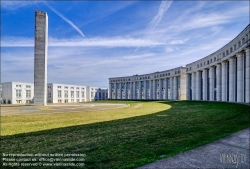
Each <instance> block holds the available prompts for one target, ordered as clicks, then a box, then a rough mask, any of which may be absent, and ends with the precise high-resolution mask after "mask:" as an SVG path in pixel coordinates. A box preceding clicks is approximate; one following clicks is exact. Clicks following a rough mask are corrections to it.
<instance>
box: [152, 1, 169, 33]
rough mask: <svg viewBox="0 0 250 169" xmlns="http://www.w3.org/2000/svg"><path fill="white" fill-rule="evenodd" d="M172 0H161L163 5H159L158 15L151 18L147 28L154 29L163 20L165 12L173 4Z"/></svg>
mask: <svg viewBox="0 0 250 169" xmlns="http://www.w3.org/2000/svg"><path fill="white" fill-rule="evenodd" d="M171 4H172V1H165V0H163V1H162V2H161V5H160V7H159V10H158V12H157V15H155V17H154V18H153V19H152V20H151V22H150V23H149V25H148V27H147V29H149V30H153V29H155V27H156V26H157V25H158V24H159V23H160V22H161V19H162V16H163V14H164V13H165V12H166V11H167V10H168V8H169V7H170V6H171Z"/></svg>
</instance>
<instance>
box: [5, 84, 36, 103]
mask: <svg viewBox="0 0 250 169" xmlns="http://www.w3.org/2000/svg"><path fill="white" fill-rule="evenodd" d="M1 86H2V87H1V88H2V91H1V97H2V104H29V103H33V102H34V84H32V83H22V82H5V83H2V84H1Z"/></svg>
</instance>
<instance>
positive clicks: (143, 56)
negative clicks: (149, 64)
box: [123, 53, 155, 59]
mask: <svg viewBox="0 0 250 169" xmlns="http://www.w3.org/2000/svg"><path fill="white" fill-rule="evenodd" d="M154 55H155V54H154V53H144V54H140V55H128V56H123V58H124V59H142V58H146V57H151V56H154Z"/></svg>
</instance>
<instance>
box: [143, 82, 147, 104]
mask: <svg viewBox="0 0 250 169" xmlns="http://www.w3.org/2000/svg"><path fill="white" fill-rule="evenodd" d="M143 90H144V100H147V95H148V91H147V81H146V80H145V81H144V87H143Z"/></svg>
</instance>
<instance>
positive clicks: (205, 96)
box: [202, 69, 207, 100]
mask: <svg viewBox="0 0 250 169" xmlns="http://www.w3.org/2000/svg"><path fill="white" fill-rule="evenodd" d="M202 80H203V86H202V87H203V89H202V90H203V93H202V100H207V69H204V70H203V73H202Z"/></svg>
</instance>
